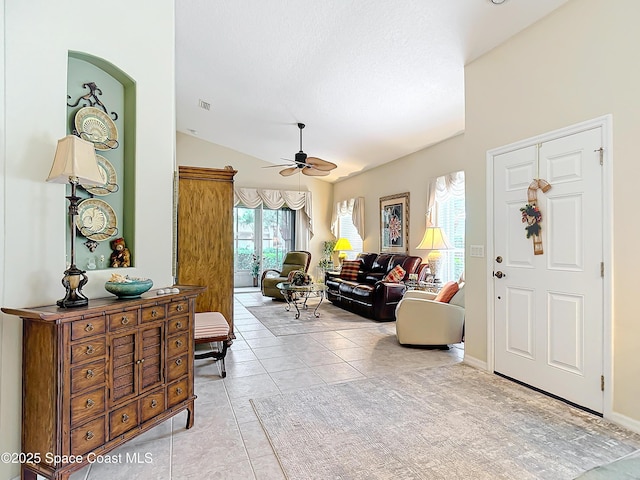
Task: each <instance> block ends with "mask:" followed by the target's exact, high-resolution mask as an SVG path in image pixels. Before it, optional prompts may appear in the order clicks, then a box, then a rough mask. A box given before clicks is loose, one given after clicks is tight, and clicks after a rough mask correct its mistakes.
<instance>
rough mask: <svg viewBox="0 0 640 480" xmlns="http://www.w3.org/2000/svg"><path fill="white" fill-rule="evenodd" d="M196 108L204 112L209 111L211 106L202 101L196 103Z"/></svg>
mask: <svg viewBox="0 0 640 480" xmlns="http://www.w3.org/2000/svg"><path fill="white" fill-rule="evenodd" d="M198 106H199V107H200V108H202V109H204V110H211V104H210V103H209V102H205V101H204V100H202V99H201V100H200V101H199V102H198Z"/></svg>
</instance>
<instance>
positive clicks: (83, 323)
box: [71, 316, 106, 340]
mask: <svg viewBox="0 0 640 480" xmlns="http://www.w3.org/2000/svg"><path fill="white" fill-rule="evenodd" d="M105 332H106V323H105V318H104V316H100V317H91V318H85V319H83V320H76V321H75V322H71V340H79V339H81V338H86V337H91V336H93V335H98V334H101V333H105Z"/></svg>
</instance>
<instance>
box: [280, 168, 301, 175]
mask: <svg viewBox="0 0 640 480" xmlns="http://www.w3.org/2000/svg"><path fill="white" fill-rule="evenodd" d="M298 170H299V169H298V167H289V168H285V169H284V170H280V175H282V176H283V177H290V176H291V175H293V174H294V173H296V172H297V171H298Z"/></svg>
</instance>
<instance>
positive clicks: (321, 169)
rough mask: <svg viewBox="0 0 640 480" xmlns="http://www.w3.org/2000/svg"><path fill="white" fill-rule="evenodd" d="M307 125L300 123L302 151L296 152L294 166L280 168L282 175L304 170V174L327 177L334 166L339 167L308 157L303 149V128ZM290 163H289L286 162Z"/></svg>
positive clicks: (285, 175)
mask: <svg viewBox="0 0 640 480" xmlns="http://www.w3.org/2000/svg"><path fill="white" fill-rule="evenodd" d="M304 127H305V125H304V123H298V128H299V129H300V151H299V152H298V153H296V156H295V160H290V161H291V162H293V166H290V167H288V168H285V169H284V170H280V175H282V176H283V177H288V176H290V175H293V174H294V173H297V172H302V173H303V174H304V175H309V176H310V177H325V176H327V175H329V172H330V171H331V170H333V169H334V168H338V166H337V165H336V164H335V163H331V162H327V161H326V160H322V159H321V158H317V157H308V156H307V154H306V153H304V152H303V151H302V129H303V128H304ZM285 165H289V164H285ZM285 165H274V167H283V166H285Z"/></svg>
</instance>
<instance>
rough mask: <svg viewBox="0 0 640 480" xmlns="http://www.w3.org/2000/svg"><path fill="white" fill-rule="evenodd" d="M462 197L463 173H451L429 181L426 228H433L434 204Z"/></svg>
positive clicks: (434, 219)
mask: <svg viewBox="0 0 640 480" xmlns="http://www.w3.org/2000/svg"><path fill="white" fill-rule="evenodd" d="M463 196H464V172H463V171H460V172H453V173H449V174H447V175H443V176H441V177H434V178H431V179H430V180H429V185H428V186H427V225H426V226H427V227H429V226H435V221H436V218H435V215H436V208H435V207H436V202H444V201H445V200H448V199H449V198H451V197H463Z"/></svg>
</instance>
